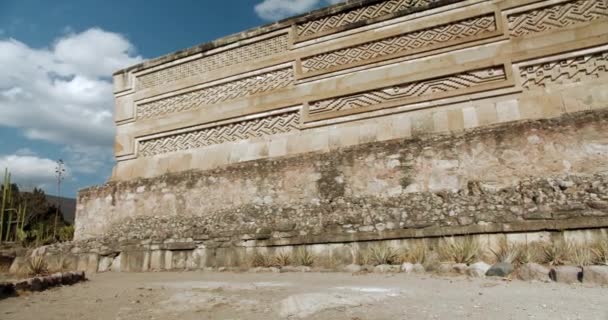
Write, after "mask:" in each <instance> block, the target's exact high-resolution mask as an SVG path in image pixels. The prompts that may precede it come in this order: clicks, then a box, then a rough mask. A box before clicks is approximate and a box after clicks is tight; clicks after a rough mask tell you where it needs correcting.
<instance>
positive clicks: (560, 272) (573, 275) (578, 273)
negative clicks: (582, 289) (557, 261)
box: [549, 266, 583, 284]
mask: <svg viewBox="0 0 608 320" xmlns="http://www.w3.org/2000/svg"><path fill="white" fill-rule="evenodd" d="M549 277H550V278H551V280H553V281H555V282H561V283H567V284H570V283H578V282H581V281H582V280H583V269H581V268H580V267H574V266H559V267H554V268H551V270H550V271H549Z"/></svg>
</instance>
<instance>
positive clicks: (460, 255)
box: [437, 237, 481, 264]
mask: <svg viewBox="0 0 608 320" xmlns="http://www.w3.org/2000/svg"><path fill="white" fill-rule="evenodd" d="M437 249H438V251H439V257H440V258H441V260H442V261H451V262H455V263H466V264H469V263H473V262H475V260H476V259H477V258H478V257H479V256H480V254H481V245H480V244H479V241H477V239H475V238H472V237H465V238H459V239H455V238H454V237H450V238H443V239H441V241H440V243H439V247H438V248H437Z"/></svg>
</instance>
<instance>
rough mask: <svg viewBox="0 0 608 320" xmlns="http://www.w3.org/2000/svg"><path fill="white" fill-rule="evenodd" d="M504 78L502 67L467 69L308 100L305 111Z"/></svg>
mask: <svg viewBox="0 0 608 320" xmlns="http://www.w3.org/2000/svg"><path fill="white" fill-rule="evenodd" d="M504 80H506V74H505V70H504V69H503V67H502V66H499V67H490V68H484V69H480V70H474V71H467V72H463V73H459V74H454V75H449V76H445V77H440V78H436V79H429V80H421V81H415V82H409V83H406V84H402V85H396V86H392V87H387V88H382V89H378V90H373V91H368V92H364V93H359V94H354V95H349V96H344V97H337V98H331V99H326V100H320V101H316V102H312V103H310V105H309V109H308V110H309V114H310V115H317V114H324V113H331V112H336V111H341V110H353V109H361V108H366V107H370V106H374V105H378V104H382V103H385V102H392V101H397V100H400V99H404V98H411V97H424V96H431V98H432V96H433V95H435V94H437V93H442V92H451V91H458V90H461V89H466V88H470V87H475V86H479V85H483V84H488V83H494V82H500V81H504Z"/></svg>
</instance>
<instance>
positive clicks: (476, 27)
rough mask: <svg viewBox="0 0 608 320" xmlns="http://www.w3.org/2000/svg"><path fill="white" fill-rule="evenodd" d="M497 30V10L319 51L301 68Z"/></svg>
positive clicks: (347, 62) (332, 64) (411, 49)
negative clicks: (341, 47) (397, 34)
mask: <svg viewBox="0 0 608 320" xmlns="http://www.w3.org/2000/svg"><path fill="white" fill-rule="evenodd" d="M496 30H497V26H496V18H495V16H494V14H490V15H485V16H479V17H473V18H469V19H465V20H460V21H455V22H452V23H448V24H444V25H439V26H434V27H431V28H428V29H423V30H417V31H414V32H409V33H405V34H402V35H399V36H394V37H390V38H385V39H381V40H378V41H373V42H368V43H364V44H360V45H356V46H352V47H347V48H344V49H340V50H335V51H331V52H326V53H322V54H318V55H315V56H312V57H308V58H304V59H303V60H302V72H303V73H310V72H314V71H320V70H327V69H336V68H340V69H343V68H344V67H348V66H349V65H358V64H361V62H365V61H368V62H373V61H375V60H378V59H380V58H392V57H396V56H402V55H407V54H413V53H416V52H419V51H422V50H425V49H427V50H430V49H433V48H437V47H442V46H446V45H451V44H455V43H462V42H464V41H467V40H469V41H470V40H471V39H475V38H477V37H478V36H480V35H484V34H491V33H493V32H494V31H496Z"/></svg>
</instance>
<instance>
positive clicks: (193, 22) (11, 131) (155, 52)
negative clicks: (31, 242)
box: [0, 0, 339, 197]
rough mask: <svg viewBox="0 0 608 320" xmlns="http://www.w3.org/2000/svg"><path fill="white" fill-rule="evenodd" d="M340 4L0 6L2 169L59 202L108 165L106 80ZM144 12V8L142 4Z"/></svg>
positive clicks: (153, 1)
mask: <svg viewBox="0 0 608 320" xmlns="http://www.w3.org/2000/svg"><path fill="white" fill-rule="evenodd" d="M337 2H339V0H222V1H212V0H174V1H166V0H162V1H161V0H146V1H134V0H131V1H125V0H78V1H76V0H73V1H67V0H53V1H48V0H0V167H2V168H4V167H9V169H10V170H11V172H12V173H13V176H14V180H15V181H16V182H17V183H18V184H19V185H20V186H21V187H22V188H27V189H30V188H33V187H41V188H43V189H45V190H46V191H47V192H48V193H51V194H55V193H56V191H55V190H56V186H55V183H54V181H55V177H54V172H55V161H56V160H57V159H63V160H64V162H65V164H66V169H67V172H66V177H65V180H64V182H63V187H62V189H63V190H64V191H62V195H64V196H70V197H75V196H76V192H77V190H79V189H81V188H83V187H86V186H90V185H97V184H102V183H104V182H105V181H107V179H108V177H109V176H110V174H111V172H112V167H113V165H114V159H113V151H112V145H113V136H114V125H113V122H112V114H113V112H114V106H113V96H112V90H111V82H110V81H111V80H110V79H111V74H112V72H114V71H116V70H118V69H120V68H124V67H127V66H129V65H132V64H135V63H138V62H140V61H143V60H145V59H150V58H154V57H158V56H161V55H164V54H167V53H170V52H173V51H176V50H180V49H184V48H187V47H191V46H194V45H197V44H200V43H203V42H207V41H211V40H214V39H217V38H219V37H222V36H225V35H229V34H232V33H236V32H239V31H242V30H245V29H249V28H252V27H256V26H259V25H263V24H266V23H269V22H272V21H276V20H278V19H282V18H285V17H288V16H291V15H295V14H299V13H304V12H306V11H309V10H313V9H316V8H319V7H323V6H327V5H329V4H332V3H337ZM143 4H145V5H143Z"/></svg>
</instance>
